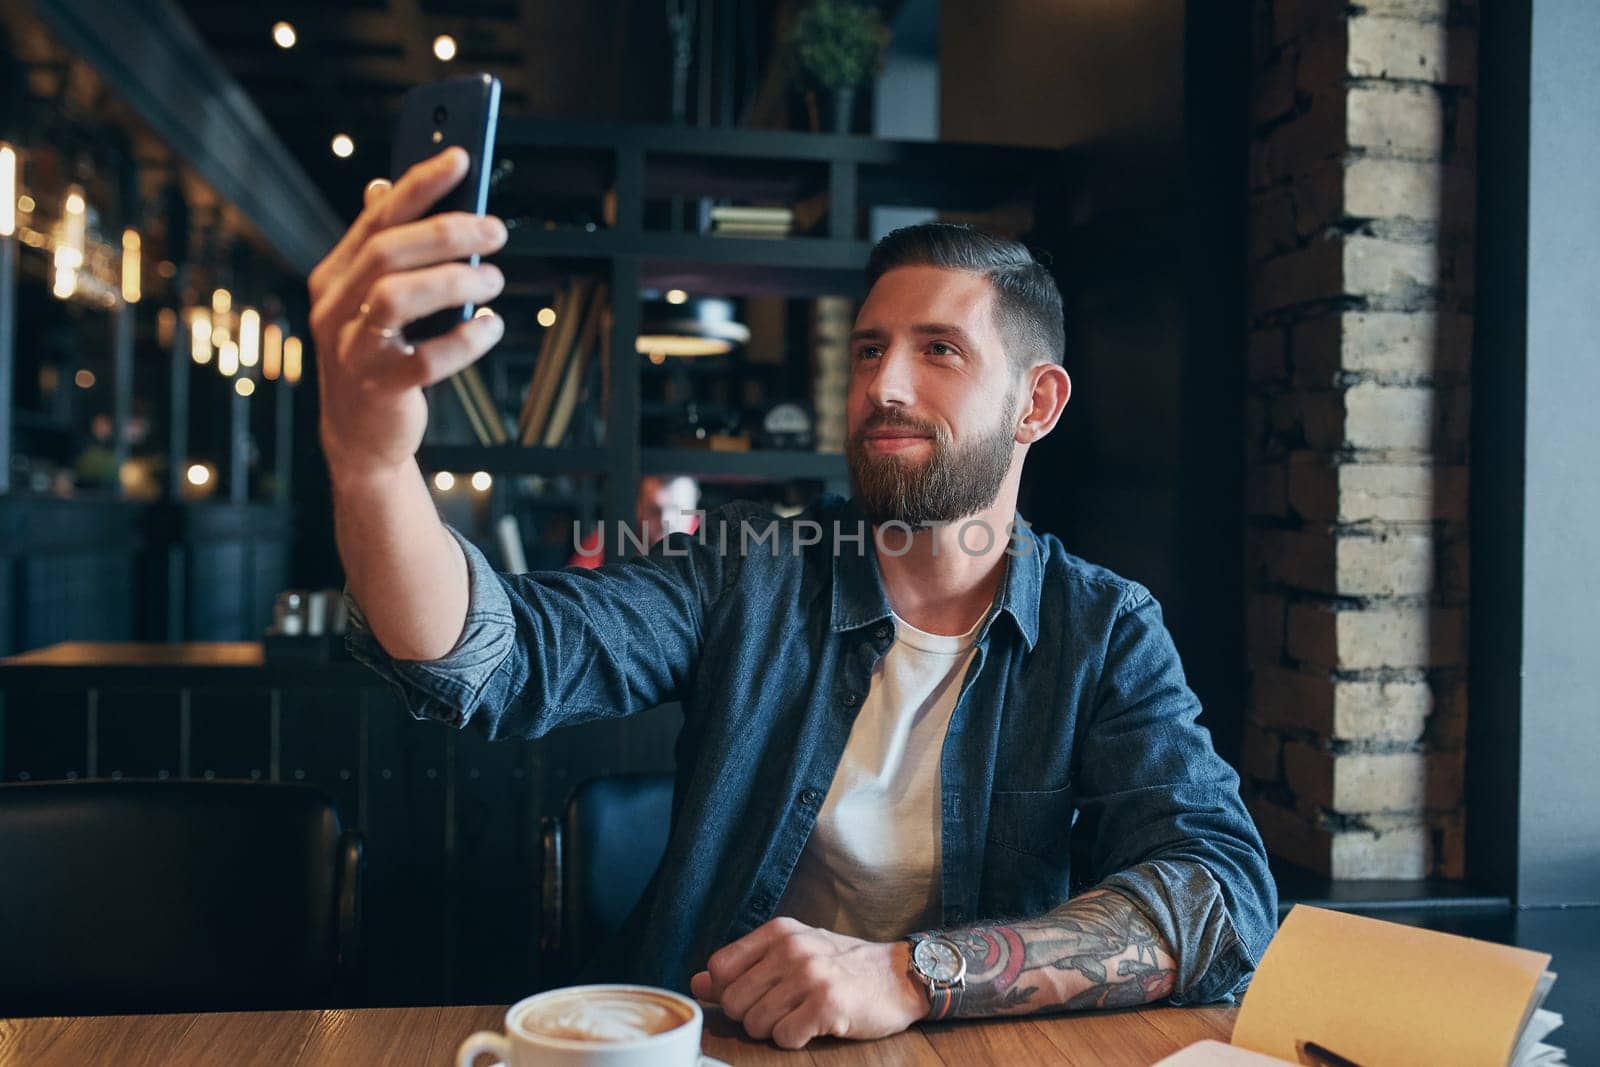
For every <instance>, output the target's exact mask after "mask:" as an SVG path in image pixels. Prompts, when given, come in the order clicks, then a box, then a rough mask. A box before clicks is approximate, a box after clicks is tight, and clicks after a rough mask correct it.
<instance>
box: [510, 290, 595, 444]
mask: <svg viewBox="0 0 1600 1067" xmlns="http://www.w3.org/2000/svg"><path fill="white" fill-rule="evenodd" d="M593 287H594V282H593V280H592V279H589V278H577V279H574V280H573V281H572V283H571V284H570V285H568V286H567V287H566V288H564V289H563V290H561V291H560V292H559V293H558V294H557V295H556V301H555V313H556V321H555V323H554V324H553V325H552V326H550V327H549V328H548V329H546V330H545V332H544V337H543V338H542V339H541V341H540V343H539V358H538V362H537V363H535V364H534V368H533V377H532V379H531V380H530V381H529V383H528V394H527V396H526V397H525V398H524V400H523V404H522V413H521V415H520V417H519V418H518V420H517V440H518V441H519V442H520V443H521V444H523V445H534V444H537V443H539V442H540V441H541V440H542V439H543V436H544V428H545V425H546V423H547V422H548V421H549V418H550V408H551V406H552V405H553V404H554V403H555V400H556V394H557V392H558V390H559V389H560V388H561V379H562V372H563V371H564V370H565V368H566V359H567V355H568V353H569V352H570V350H571V348H572V342H573V340H574V339H575V338H576V337H577V334H578V328H579V326H580V325H581V321H580V320H581V319H582V316H583V313H584V309H585V307H586V306H587V303H588V301H587V298H588V295H589V292H590V290H591V289H592V288H593Z"/></svg>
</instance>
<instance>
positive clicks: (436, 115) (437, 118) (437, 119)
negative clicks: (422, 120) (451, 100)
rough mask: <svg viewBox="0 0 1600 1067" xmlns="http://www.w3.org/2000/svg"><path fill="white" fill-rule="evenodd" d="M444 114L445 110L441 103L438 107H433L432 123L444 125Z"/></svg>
mask: <svg viewBox="0 0 1600 1067" xmlns="http://www.w3.org/2000/svg"><path fill="white" fill-rule="evenodd" d="M445 115H446V112H445V109H444V105H443V104H440V105H439V106H438V107H436V108H434V109H433V124H434V125H435V126H443V125H444V120H445Z"/></svg>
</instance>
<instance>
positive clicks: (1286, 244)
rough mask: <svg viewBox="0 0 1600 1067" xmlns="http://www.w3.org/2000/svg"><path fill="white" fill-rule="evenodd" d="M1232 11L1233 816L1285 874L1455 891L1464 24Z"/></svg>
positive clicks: (1421, 13)
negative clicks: (1246, 78)
mask: <svg viewBox="0 0 1600 1067" xmlns="http://www.w3.org/2000/svg"><path fill="white" fill-rule="evenodd" d="M1254 16H1255V27H1254V32H1255V47H1254V56H1255V58H1254V65H1255V69H1254V85H1253V92H1252V124H1253V140H1252V145H1251V159H1250V210H1249V228H1250V233H1249V256H1250V307H1249V315H1250V330H1251V332H1250V342H1249V351H1248V368H1249V383H1250V384H1249V389H1250V395H1249V401H1248V410H1249V453H1248V456H1247V463H1248V488H1247V504H1248V511H1249V520H1248V524H1247V526H1248V533H1247V542H1248V543H1247V545H1246V552H1247V560H1248V569H1247V575H1248V578H1249V582H1250V588H1249V592H1248V598H1249V599H1248V656H1249V666H1250V672H1251V686H1250V695H1249V701H1248V720H1247V723H1246V726H1245V735H1244V748H1243V757H1242V771H1243V774H1244V776H1245V779H1246V795H1247V798H1248V799H1249V802H1250V805H1251V810H1252V811H1253V812H1254V813H1255V815H1256V819H1257V821H1258V823H1259V824H1260V827H1261V831H1262V834H1263V835H1264V837H1265V838H1266V841H1267V845H1268V847H1269V849H1271V851H1272V852H1273V853H1274V854H1275V855H1278V856H1281V857H1283V858H1284V859H1287V860H1290V861H1292V862H1295V863H1298V864H1300V865H1303V866H1306V867H1309V868H1312V869H1313V870H1316V871H1319V872H1322V873H1324V874H1330V875H1332V876H1334V877H1339V878H1417V877H1423V876H1426V875H1440V876H1445V877H1459V876H1460V875H1461V872H1462V825H1463V820H1464V817H1465V813H1464V812H1463V809H1462V780H1461V779H1462V744H1463V737H1464V728H1465V722H1466V713H1467V708H1466V695H1465V694H1466V687H1465V657H1466V634H1467V627H1466V612H1467V584H1466V583H1467V524H1466V518H1467V490H1468V486H1467V466H1466V463H1467V421H1468V415H1469V412H1468V400H1469V397H1468V390H1467V381H1468V379H1467V374H1468V368H1469V360H1470V358H1471V338H1472V320H1471V315H1472V237H1473V227H1472V222H1473V195H1474V170H1473V130H1474V125H1475V120H1474V110H1473V109H1474V103H1475V100H1474V86H1475V83H1476V72H1475V64H1474V58H1475V50H1476V30H1475V25H1476V10H1475V8H1474V7H1473V6H1471V4H1470V3H1462V2H1460V0H1457V2H1453V3H1452V2H1449V0H1369V2H1366V3H1362V4H1359V5H1347V4H1344V3H1338V2H1334V0H1255V11H1254Z"/></svg>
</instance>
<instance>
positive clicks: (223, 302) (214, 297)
mask: <svg viewBox="0 0 1600 1067" xmlns="http://www.w3.org/2000/svg"><path fill="white" fill-rule="evenodd" d="M232 309H233V294H232V293H230V292H228V290H226V289H215V290H213V291H212V293H211V314H213V315H216V316H218V317H221V316H223V315H226V314H227V313H228V312H229V311H231V310H232Z"/></svg>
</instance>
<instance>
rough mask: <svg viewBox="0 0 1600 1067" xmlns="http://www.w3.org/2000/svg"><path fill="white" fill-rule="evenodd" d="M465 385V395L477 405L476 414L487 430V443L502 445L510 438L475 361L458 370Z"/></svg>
mask: <svg viewBox="0 0 1600 1067" xmlns="http://www.w3.org/2000/svg"><path fill="white" fill-rule="evenodd" d="M458 374H459V376H460V377H461V378H462V379H463V381H464V382H465V383H466V386H467V395H468V396H470V397H472V399H473V400H474V401H475V402H476V403H477V405H478V414H479V415H480V416H481V417H482V419H483V423H484V427H485V428H486V429H487V430H488V432H489V443H490V444H495V445H503V444H505V443H506V442H507V441H508V440H510V435H509V434H507V433H506V424H505V422H504V421H502V419H501V416H500V409H499V408H498V407H496V406H495V402H494V398H493V396H491V395H490V393H489V387H488V385H486V384H485V383H484V380H483V372H482V371H480V370H479V369H478V365H477V364H476V363H469V364H468V365H467V366H465V367H463V368H462V369H461V370H460V371H459V372H458Z"/></svg>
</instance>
